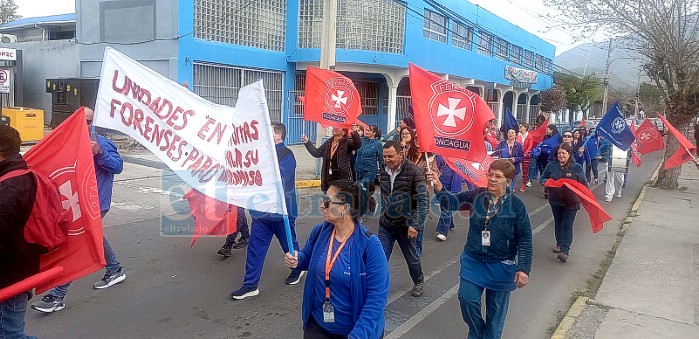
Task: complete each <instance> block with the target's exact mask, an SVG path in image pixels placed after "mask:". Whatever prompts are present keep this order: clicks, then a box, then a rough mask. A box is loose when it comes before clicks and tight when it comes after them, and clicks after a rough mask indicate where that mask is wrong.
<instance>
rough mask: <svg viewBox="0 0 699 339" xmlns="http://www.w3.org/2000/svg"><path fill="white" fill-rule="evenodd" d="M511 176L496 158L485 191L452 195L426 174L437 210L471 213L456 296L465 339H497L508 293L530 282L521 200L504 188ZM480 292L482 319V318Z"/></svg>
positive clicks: (525, 219)
mask: <svg viewBox="0 0 699 339" xmlns="http://www.w3.org/2000/svg"><path fill="white" fill-rule="evenodd" d="M514 178H515V168H514V165H513V164H512V162H511V161H509V160H505V159H498V160H495V161H493V163H492V164H491V165H490V168H489V169H488V187H487V188H476V189H474V190H471V191H465V192H461V193H458V194H452V193H450V192H448V191H447V190H444V189H443V185H442V184H441V183H440V182H439V177H438V175H437V174H436V173H434V172H430V173H428V174H427V180H428V181H429V180H432V181H434V189H435V193H436V194H437V196H438V197H439V201H440V205H441V206H442V207H444V208H445V209H446V210H449V211H455V210H466V209H468V210H470V211H471V216H470V218H469V228H468V235H467V237H466V244H465V245H464V250H463V252H461V271H460V273H459V277H460V282H459V292H458V298H459V304H460V306H461V316H462V317H463V319H464V322H466V324H468V328H469V329H468V337H469V338H500V336H501V335H502V330H503V328H504V326H505V317H506V316H507V308H508V305H509V302H510V292H512V291H514V290H516V289H517V288H522V287H524V286H526V285H527V283H528V282H529V272H530V270H531V265H532V229H531V223H530V221H529V215H528V214H527V208H526V206H525V205H524V202H523V201H522V200H521V199H519V198H518V197H517V196H515V195H514V194H513V193H512V190H510V189H508V186H509V185H510V184H511V183H512V181H513V180H514ZM484 292H485V295H486V297H485V304H486V306H485V309H486V316H485V319H483V316H482V315H481V308H482V305H481V300H482V298H483V293H484Z"/></svg>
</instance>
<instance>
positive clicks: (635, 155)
mask: <svg viewBox="0 0 699 339" xmlns="http://www.w3.org/2000/svg"><path fill="white" fill-rule="evenodd" d="M631 132H633V134H634V135H635V136H636V140H634V141H633V142H632V143H631V162H633V164H634V165H636V167H641V153H640V152H639V151H638V134H636V123H635V122H634V121H633V120H631Z"/></svg>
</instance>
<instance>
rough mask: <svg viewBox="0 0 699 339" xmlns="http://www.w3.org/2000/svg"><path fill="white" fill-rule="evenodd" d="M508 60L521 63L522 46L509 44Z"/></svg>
mask: <svg viewBox="0 0 699 339" xmlns="http://www.w3.org/2000/svg"><path fill="white" fill-rule="evenodd" d="M510 47H511V49H510V61H512V62H514V63H516V64H518V65H521V64H522V47H519V46H515V45H510Z"/></svg>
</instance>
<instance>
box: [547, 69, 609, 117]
mask: <svg viewBox="0 0 699 339" xmlns="http://www.w3.org/2000/svg"><path fill="white" fill-rule="evenodd" d="M554 79H555V82H556V84H558V85H559V86H561V87H562V88H563V90H564V91H565V93H566V101H567V107H568V108H571V109H572V110H573V111H577V110H581V111H583V112H587V110H588V109H589V108H590V105H591V104H592V103H593V102H595V100H598V99H601V98H602V93H603V88H602V81H601V80H600V79H599V78H597V77H594V76H590V75H586V76H581V77H579V76H576V75H573V74H565V73H555V74H554Z"/></svg>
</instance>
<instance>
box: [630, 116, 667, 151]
mask: <svg viewBox="0 0 699 339" xmlns="http://www.w3.org/2000/svg"><path fill="white" fill-rule="evenodd" d="M634 133H635V134H636V141H637V142H638V147H637V148H638V152H639V153H641V154H642V155H646V154H648V153H651V152H655V151H659V150H661V149H663V148H665V143H664V142H663V136H662V135H660V132H659V131H658V128H657V127H656V126H655V125H654V124H653V123H652V122H650V120H648V119H646V120H644V121H643V123H641V125H640V126H638V129H636V131H635V132H634Z"/></svg>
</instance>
